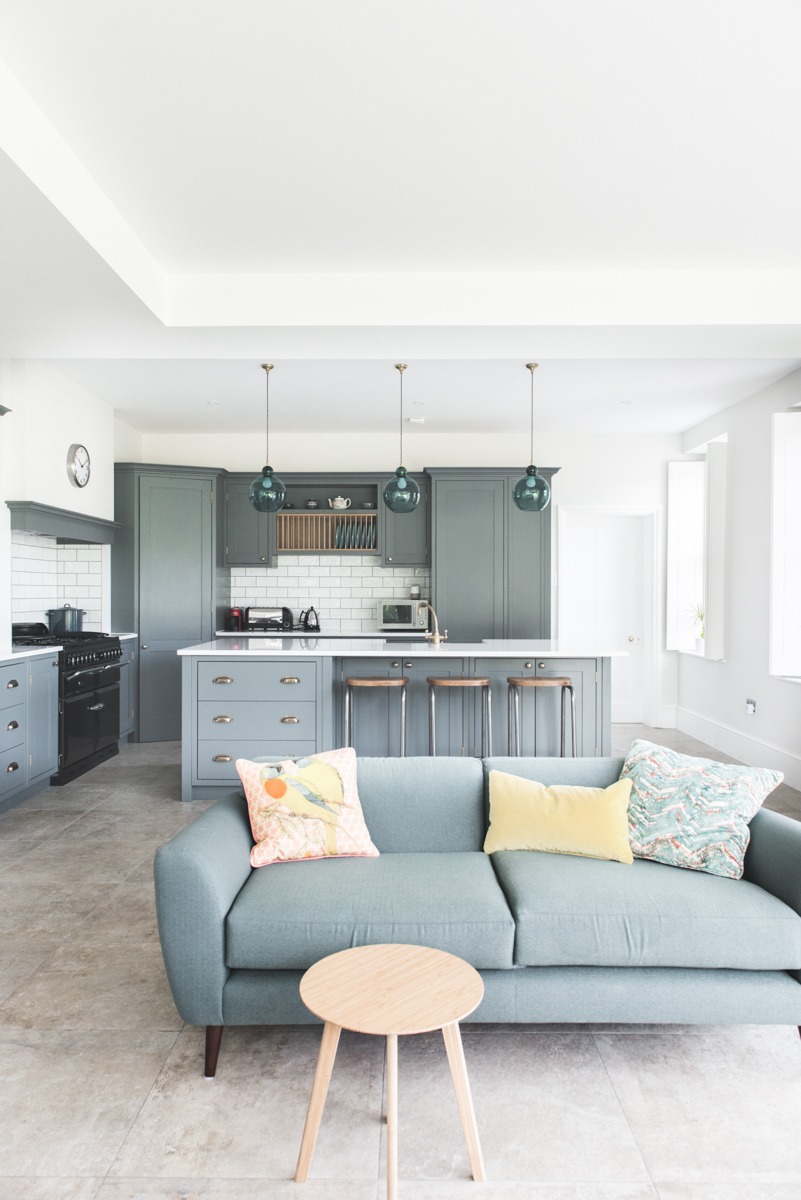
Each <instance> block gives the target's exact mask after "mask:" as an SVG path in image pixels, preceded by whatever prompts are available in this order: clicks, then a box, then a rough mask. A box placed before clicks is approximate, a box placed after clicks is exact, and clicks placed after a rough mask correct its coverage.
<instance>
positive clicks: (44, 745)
mask: <svg viewBox="0 0 801 1200" xmlns="http://www.w3.org/2000/svg"><path fill="white" fill-rule="evenodd" d="M57 770H58V658H57V657H56V658H53V657H51V656H48V657H46V658H29V659H28V782H29V783H36V782H38V781H39V780H40V779H44V780H45V781H47V780H49V778H50V776H51V775H52V774H54V773H55V772H56V771H57Z"/></svg>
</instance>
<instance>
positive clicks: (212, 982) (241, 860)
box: [153, 792, 253, 1025]
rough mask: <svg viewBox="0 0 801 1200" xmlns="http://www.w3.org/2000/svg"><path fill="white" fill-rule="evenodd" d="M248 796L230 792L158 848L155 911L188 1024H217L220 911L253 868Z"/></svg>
mask: <svg viewBox="0 0 801 1200" xmlns="http://www.w3.org/2000/svg"><path fill="white" fill-rule="evenodd" d="M252 846H253V838H252V836H251V832H250V821H249V819H248V809H247V802H246V800H245V798H244V796H242V794H241V793H238V792H231V793H228V794H226V795H225V796H223V797H222V798H221V799H220V800H217V801H216V802H215V803H214V804H213V805H212V807H211V808H208V809H206V811H205V812H204V813H201V815H200V816H199V817H198V818H197V820H196V821H194V822H193V824H191V825H188V826H187V827H186V829H182V830H181V832H180V833H178V834H176V836H175V837H174V838H172V840H171V841H169V842H167V843H166V844H165V845H163V846H161V847H160V848H159V849H158V850H157V851H156V861H155V865H154V868H153V875H154V879H155V883H156V912H157V914H158V923H159V937H160V939H161V950H162V953H163V955H164V965H165V966H166V968H167V978H168V979H169V982H170V989H171V990H172V996H173V999H174V1001H175V1005H176V1008H177V1009H178V1012H179V1013H180V1015H181V1017H182V1019H183V1020H184V1021H186V1022H187V1024H189V1025H222V1024H223V1016H222V993H223V987H224V986H225V981H226V979H227V978H228V976H229V974H230V971H229V969H228V967H226V965H225V918H226V917H227V915H228V910H229V909H230V907H231V905H232V904H233V902H234V900H235V899H236V896H237V895H238V893H239V891H240V890H241V888H242V886H243V884H244V883H245V881H246V880H247V878H248V876H249V875H250V872H251V870H252V868H251V865H250V851H251V848H252Z"/></svg>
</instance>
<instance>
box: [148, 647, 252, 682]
mask: <svg viewBox="0 0 801 1200" xmlns="http://www.w3.org/2000/svg"><path fill="white" fill-rule="evenodd" d="M142 649H143V650H144V646H143V647H142ZM211 682H212V683H233V682H234V681H233V679H232V678H231V676H230V675H217V676H216V678H214V679H212V681H211Z"/></svg>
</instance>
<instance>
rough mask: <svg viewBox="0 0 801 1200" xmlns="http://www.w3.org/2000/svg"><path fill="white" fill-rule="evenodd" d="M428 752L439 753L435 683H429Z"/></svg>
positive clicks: (430, 753) (431, 753)
mask: <svg viewBox="0 0 801 1200" xmlns="http://www.w3.org/2000/svg"><path fill="white" fill-rule="evenodd" d="M428 753H429V756H431V755H435V754H436V753H437V727H436V714H435V712H434V685H433V683H429V685H428Z"/></svg>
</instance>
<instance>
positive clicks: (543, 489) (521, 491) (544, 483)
mask: <svg viewBox="0 0 801 1200" xmlns="http://www.w3.org/2000/svg"><path fill="white" fill-rule="evenodd" d="M550 498H551V488H550V484H549V483H548V480H547V479H543V477H542V475H538V474H537V468H536V467H535V466H534V464H533V463H532V465H531V466H530V467H529V468H528V470H527V471H526V473H525V475H523V476H521V478H520V479H518V481H517V483H516V484H515V486H514V491H513V492H512V499H513V500H514V502H515V504H516V505H517V507H518V508H519V509H521V510H522V511H523V512H542V510H543V509H544V508H546V507H547V505H548V501H549V500H550Z"/></svg>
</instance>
